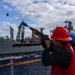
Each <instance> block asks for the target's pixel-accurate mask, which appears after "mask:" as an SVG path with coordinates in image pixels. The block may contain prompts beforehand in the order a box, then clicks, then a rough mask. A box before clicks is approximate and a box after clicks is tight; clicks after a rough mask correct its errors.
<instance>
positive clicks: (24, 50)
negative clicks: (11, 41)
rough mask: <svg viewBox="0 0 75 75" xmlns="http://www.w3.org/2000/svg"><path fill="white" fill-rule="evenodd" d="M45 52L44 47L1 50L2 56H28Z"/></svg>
mask: <svg viewBox="0 0 75 75" xmlns="http://www.w3.org/2000/svg"><path fill="white" fill-rule="evenodd" d="M41 51H43V48H42V46H41V45H40V46H28V47H7V48H6V47H5V48H4V47H3V48H1V49H0V55H10V54H21V53H24V54H28V53H34V52H41Z"/></svg>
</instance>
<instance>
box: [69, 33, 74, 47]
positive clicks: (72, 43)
mask: <svg viewBox="0 0 75 75" xmlns="http://www.w3.org/2000/svg"><path fill="white" fill-rule="evenodd" d="M70 37H71V38H72V41H71V45H72V46H73V47H75V33H70Z"/></svg>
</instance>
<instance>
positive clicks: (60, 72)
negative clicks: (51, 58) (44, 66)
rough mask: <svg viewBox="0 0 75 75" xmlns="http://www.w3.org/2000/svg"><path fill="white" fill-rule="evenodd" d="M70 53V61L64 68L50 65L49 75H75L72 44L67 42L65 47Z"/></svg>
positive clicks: (74, 57) (74, 56)
mask: <svg viewBox="0 0 75 75" xmlns="http://www.w3.org/2000/svg"><path fill="white" fill-rule="evenodd" d="M64 48H65V49H66V50H68V51H69V52H70V53H71V56H72V57H71V61H70V65H69V67H68V68H67V69H66V70H64V69H62V68H61V67H60V66H58V65H52V69H51V75H75V53H74V51H73V48H72V46H71V45H70V43H68V44H67V45H66V46H65V47H64Z"/></svg>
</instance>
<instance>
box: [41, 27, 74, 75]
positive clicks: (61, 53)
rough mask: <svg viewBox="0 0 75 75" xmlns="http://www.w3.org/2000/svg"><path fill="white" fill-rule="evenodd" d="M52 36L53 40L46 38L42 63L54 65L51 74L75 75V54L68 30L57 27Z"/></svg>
mask: <svg viewBox="0 0 75 75" xmlns="http://www.w3.org/2000/svg"><path fill="white" fill-rule="evenodd" d="M50 38H51V39H52V40H53V42H51V41H50V40H46V41H45V42H44V44H45V43H46V44H45V45H43V47H44V51H43V54H42V64H43V65H44V66H50V65H51V66H52V67H51V74H50V75H75V55H74V51H73V48H72V46H71V44H70V41H71V40H72V38H71V37H70V36H69V32H68V30H67V29H66V28H64V27H61V26H59V27H56V28H55V29H54V31H53V34H52V35H51V37H50ZM42 44H43V43H42ZM50 52H52V53H51V54H50Z"/></svg>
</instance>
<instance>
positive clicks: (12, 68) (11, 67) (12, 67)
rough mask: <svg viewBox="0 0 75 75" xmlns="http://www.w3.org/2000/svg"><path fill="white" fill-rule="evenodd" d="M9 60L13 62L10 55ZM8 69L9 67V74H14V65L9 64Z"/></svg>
mask: <svg viewBox="0 0 75 75" xmlns="http://www.w3.org/2000/svg"><path fill="white" fill-rule="evenodd" d="M10 62H11V63H13V59H12V57H11V58H10ZM10 69H11V75H14V66H13V65H10Z"/></svg>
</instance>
